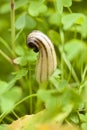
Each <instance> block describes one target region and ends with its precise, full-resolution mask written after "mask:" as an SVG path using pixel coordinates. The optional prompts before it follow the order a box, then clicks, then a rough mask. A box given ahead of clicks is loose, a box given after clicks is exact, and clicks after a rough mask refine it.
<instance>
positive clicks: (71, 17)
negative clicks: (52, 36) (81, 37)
mask: <svg viewBox="0 0 87 130" xmlns="http://www.w3.org/2000/svg"><path fill="white" fill-rule="evenodd" d="M83 21H84V15H82V14H80V13H72V14H67V15H64V16H63V17H62V23H63V26H64V29H65V30H67V29H69V28H70V27H71V26H72V25H74V24H80V25H81V24H82V23H83Z"/></svg>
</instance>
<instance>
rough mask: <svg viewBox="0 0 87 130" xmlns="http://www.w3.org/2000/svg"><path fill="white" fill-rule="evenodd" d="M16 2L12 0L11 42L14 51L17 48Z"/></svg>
mask: <svg viewBox="0 0 87 130" xmlns="http://www.w3.org/2000/svg"><path fill="white" fill-rule="evenodd" d="M14 7H15V3H14V0H11V43H12V49H13V52H14V49H15V8H14Z"/></svg>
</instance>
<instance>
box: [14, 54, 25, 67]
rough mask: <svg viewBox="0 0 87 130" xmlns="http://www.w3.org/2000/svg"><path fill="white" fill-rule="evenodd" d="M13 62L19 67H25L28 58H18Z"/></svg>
mask: <svg viewBox="0 0 87 130" xmlns="http://www.w3.org/2000/svg"><path fill="white" fill-rule="evenodd" d="M13 62H14V63H15V64H17V65H21V66H25V65H26V64H27V58H26V57H25V56H21V57H17V58H16V59H14V60H13Z"/></svg>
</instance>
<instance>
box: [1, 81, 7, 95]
mask: <svg viewBox="0 0 87 130" xmlns="http://www.w3.org/2000/svg"><path fill="white" fill-rule="evenodd" d="M7 86H8V83H7V82H5V81H1V80H0V96H1V95H2V94H3V93H4V92H5V91H6V90H7V89H8V87H7Z"/></svg>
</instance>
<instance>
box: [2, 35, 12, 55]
mask: <svg viewBox="0 0 87 130" xmlns="http://www.w3.org/2000/svg"><path fill="white" fill-rule="evenodd" d="M0 42H1V43H2V44H3V45H4V46H5V47H6V49H7V50H8V51H9V52H10V53H11V54H12V55H13V51H12V49H11V48H10V46H9V45H8V43H7V42H6V41H5V40H4V39H3V38H2V37H0Z"/></svg>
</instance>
